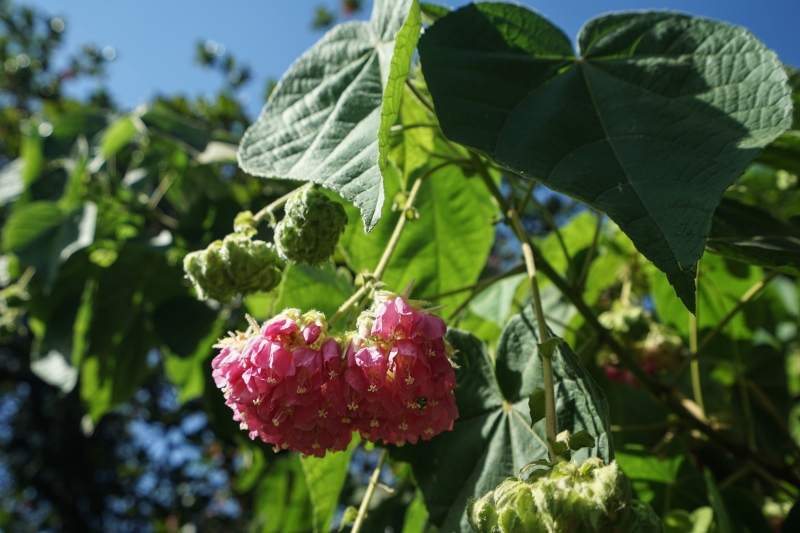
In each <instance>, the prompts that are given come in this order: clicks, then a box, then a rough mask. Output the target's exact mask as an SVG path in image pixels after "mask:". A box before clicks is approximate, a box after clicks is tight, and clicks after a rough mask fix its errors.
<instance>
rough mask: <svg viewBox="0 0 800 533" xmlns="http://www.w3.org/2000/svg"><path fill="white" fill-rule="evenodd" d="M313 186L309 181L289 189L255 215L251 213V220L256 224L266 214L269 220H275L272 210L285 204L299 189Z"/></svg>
mask: <svg viewBox="0 0 800 533" xmlns="http://www.w3.org/2000/svg"><path fill="white" fill-rule="evenodd" d="M313 186H314V184H313V183H311V182H309V183H306V184H305V185H303V186H302V187H299V188H297V189H292V190H291V191H289V192H288V193H286V194H284V195H283V196H281V197H280V198H278V199H277V200H275V201H274V202H272V203H271V204H269V205H268V206H267V207H265V208H264V209H262V210H261V211H259V212H258V213H256V214H255V215H253V222H255V224H256V225H258V224H259V223H260V222H261V221H262V220H263V219H264V217H265V216H267V215H269V218H270V221H273V222H274V220H275V215H274V211H275V210H276V209H279V208H281V207H283V204H285V203H286V202H287V201H288V200H289V198H291V197H292V195H294V194H295V193H297V192H299V191H300V189H303V188H308V187H313Z"/></svg>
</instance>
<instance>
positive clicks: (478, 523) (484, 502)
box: [467, 491, 499, 533]
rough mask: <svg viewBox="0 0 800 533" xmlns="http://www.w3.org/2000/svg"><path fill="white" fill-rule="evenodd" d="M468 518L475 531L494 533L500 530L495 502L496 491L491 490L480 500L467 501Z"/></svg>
mask: <svg viewBox="0 0 800 533" xmlns="http://www.w3.org/2000/svg"><path fill="white" fill-rule="evenodd" d="M467 520H468V521H469V525H470V527H471V528H472V530H473V531H475V533H494V532H496V531H499V529H498V525H497V521H498V519H497V509H496V508H495V504H494V491H489V493H488V494H486V496H484V497H483V498H481V499H480V500H469V502H467Z"/></svg>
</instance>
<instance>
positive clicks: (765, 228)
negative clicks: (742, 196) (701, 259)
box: [706, 199, 800, 274]
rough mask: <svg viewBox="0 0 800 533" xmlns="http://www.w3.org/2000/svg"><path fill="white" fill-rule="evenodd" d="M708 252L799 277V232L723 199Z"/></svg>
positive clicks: (709, 241) (750, 208) (716, 216)
mask: <svg viewBox="0 0 800 533" xmlns="http://www.w3.org/2000/svg"><path fill="white" fill-rule="evenodd" d="M706 249H707V250H708V251H710V252H713V253H716V254H719V255H723V256H725V257H729V258H731V259H735V260H737V261H742V262H745V263H750V264H753V265H758V266H762V267H766V268H771V269H775V270H779V271H781V272H786V273H788V274H800V229H797V228H795V227H793V226H790V225H789V224H786V223H784V222H782V221H780V220H778V219H776V218H775V217H773V216H772V215H770V214H769V213H767V212H766V211H764V210H762V209H759V208H757V207H752V206H748V205H744V204H741V203H739V202H736V201H734V200H729V199H723V200H722V202H721V203H720V204H719V206H718V207H717V210H716V212H715V213H714V223H713V225H712V226H711V234H710V235H709V237H708V240H707V241H706Z"/></svg>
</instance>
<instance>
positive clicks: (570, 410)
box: [391, 307, 613, 533]
mask: <svg viewBox="0 0 800 533" xmlns="http://www.w3.org/2000/svg"><path fill="white" fill-rule="evenodd" d="M447 339H448V341H450V343H451V344H452V345H453V347H454V348H455V349H456V350H458V355H459V368H458V369H456V380H457V382H458V387H457V388H456V391H455V392H456V404H457V405H458V410H459V418H458V419H457V420H456V421H455V424H454V426H453V430H452V431H446V432H444V433H442V434H440V435H438V436H436V437H434V438H433V439H432V440H430V441H422V442H420V443H418V444H417V445H414V446H405V447H402V448H393V449H392V452H391V453H392V455H393V456H394V457H395V458H396V459H399V460H402V461H408V462H409V463H411V466H412V468H413V470H414V476H415V478H416V479H417V482H418V485H419V488H420V489H421V490H422V492H423V494H424V495H425V503H426V505H427V508H428V511H429V512H430V523H432V524H435V525H437V526H439V527H440V528H441V531H442V532H443V533H448V532H452V531H459V532H464V533H468V532H469V531H471V530H470V527H469V525H468V523H467V518H466V514H465V508H466V504H467V500H468V499H469V498H477V497H480V496H482V495H483V494H485V493H486V492H488V491H489V490H491V489H493V488H494V487H495V486H496V485H498V484H499V483H500V482H501V481H503V480H504V479H505V478H507V477H509V476H516V475H517V474H518V473H519V470H520V468H522V467H523V466H525V465H526V464H528V463H530V462H532V461H535V460H538V459H545V458H547V455H548V452H547V445H546V444H545V442H546V440H545V430H544V423H545V422H544V420H542V421H539V422H537V423H536V424H535V425H534V427H533V429H531V424H530V415H529V409H528V396H529V395H530V393H531V392H533V390H534V389H535V388H536V387H542V386H543V383H544V382H543V377H542V363H541V359H540V357H539V354H538V348H537V345H538V343H539V338H538V335H537V326H536V317H535V314H534V312H533V309H532V308H531V307H527V308H526V309H525V310H524V313H523V314H521V315H516V316H514V317H513V318H512V319H511V321H510V322H509V324H508V326H507V327H506V329H505V331H504V332H503V335H502V337H501V339H500V344H499V346H498V348H497V358H496V365H495V364H493V362H492V359H491V358H490V356H489V354H488V352H487V350H486V346H485V345H484V344H483V343H481V342H480V341H479V340H478V339H476V338H475V337H473V336H472V335H470V334H469V333H465V332H462V331H457V330H450V331H449V332H448V334H447ZM553 372H554V377H555V384H556V406H557V410H558V411H557V415H558V428H559V430H564V429H568V430H570V431H571V432H573V433H574V432H577V431H580V430H582V429H585V430H586V431H588V432H589V433H590V434H591V435H592V436H594V437H595V438H596V439H597V446H596V447H595V448H593V449H588V448H586V449H583V450H581V451H579V452H577V453H576V454H575V455H574V457H573V458H574V459H575V460H576V461H582V460H584V459H585V458H586V457H588V456H590V455H592V456H599V457H602V458H603V459H604V460H605V461H610V460H611V459H612V458H613V452H612V449H611V441H610V437H609V433H608V431H609V430H608V428H609V420H608V407H607V406H606V403H605V398H604V397H603V395H602V393H601V392H600V390H599V389H598V388H597V385H596V384H595V383H594V382H593V381H592V380H591V378H590V377H588V376H587V375H586V372H585V370H584V369H583V367H582V366H581V364H580V361H579V360H578V357H577V356H576V355H575V354H574V353H573V352H572V350H570V349H569V347H568V346H566V345H562V346H561V347H560V348H557V349H556V351H555V354H554V355H553Z"/></svg>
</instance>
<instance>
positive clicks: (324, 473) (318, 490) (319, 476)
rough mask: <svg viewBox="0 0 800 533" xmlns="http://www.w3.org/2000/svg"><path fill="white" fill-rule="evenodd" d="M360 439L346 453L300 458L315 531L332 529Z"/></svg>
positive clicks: (316, 532)
mask: <svg viewBox="0 0 800 533" xmlns="http://www.w3.org/2000/svg"><path fill="white" fill-rule="evenodd" d="M360 441H361V439H359V438H358V437H356V438H354V439H353V440H352V441H350V445H349V446H348V447H347V450H345V451H343V452H336V453H331V452H328V453H327V454H326V455H325V457H313V456H311V457H304V458H301V459H300V464H301V465H302V466H303V472H304V473H305V475H306V484H307V485H308V491H309V495H310V496H311V503H312V505H313V506H314V533H328V532H329V531H330V529H331V521H332V520H333V515H334V512H335V511H336V504H337V503H339V493H341V492H342V487H344V482H345V481H346V480H347V473H348V471H349V468H350V459H351V458H352V457H353V451H355V449H356V448H357V447H358V443H359V442H360Z"/></svg>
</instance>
